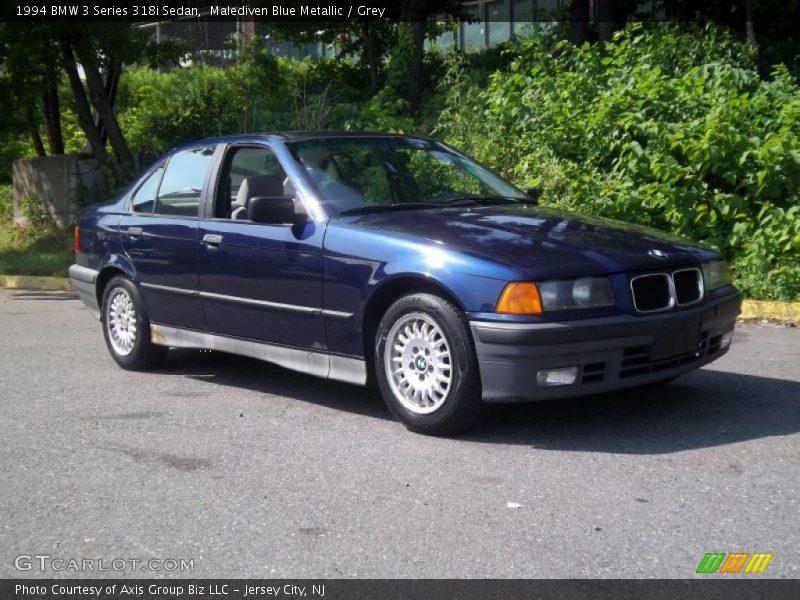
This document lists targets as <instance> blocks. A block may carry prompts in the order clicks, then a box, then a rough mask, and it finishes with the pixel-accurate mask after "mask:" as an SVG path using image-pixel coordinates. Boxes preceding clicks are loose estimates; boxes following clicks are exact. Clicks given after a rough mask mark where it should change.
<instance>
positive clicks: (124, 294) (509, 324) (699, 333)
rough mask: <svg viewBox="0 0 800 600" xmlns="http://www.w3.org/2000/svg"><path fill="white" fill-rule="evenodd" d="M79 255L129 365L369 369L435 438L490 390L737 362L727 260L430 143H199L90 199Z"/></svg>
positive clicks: (376, 138) (622, 381)
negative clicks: (247, 359)
mask: <svg viewBox="0 0 800 600" xmlns="http://www.w3.org/2000/svg"><path fill="white" fill-rule="evenodd" d="M75 250H76V264H75V265H73V266H72V267H71V268H70V277H71V279H72V283H73V285H74V286H75V289H76V290H77V291H78V293H79V294H80V296H81V298H82V299H83V301H84V303H85V304H86V305H87V306H88V307H89V309H90V310H91V311H92V312H93V313H94V314H95V315H97V316H98V317H99V318H100V320H101V322H102V328H103V333H104V335H105V339H106V343H107V345H108V349H109V351H110V352H111V355H112V356H113V358H114V360H116V362H117V363H119V365H120V366H122V367H123V368H127V369H145V368H147V367H151V366H153V365H155V364H156V363H158V361H160V360H161V359H162V358H163V357H164V355H165V354H166V352H167V349H168V348H169V347H183V348H186V347H188V348H207V349H214V350H220V351H224V352H230V353H235V354H241V355H246V356H251V357H256V358H260V359H263V360H267V361H271V362H273V363H277V364H279V365H282V366H284V367H288V368H290V369H296V370H298V371H303V372H305V373H311V374H314V375H318V376H321V377H330V378H332V379H338V380H342V381H347V382H350V383H355V384H362V385H363V384H367V383H368V382H370V381H375V382H376V383H377V385H378V387H379V388H380V391H381V394H382V395H383V397H384V399H385V401H386V403H387V405H388V406H389V408H390V409H391V411H392V413H393V414H394V415H395V416H396V417H397V418H398V419H399V420H400V421H402V422H403V423H404V424H405V425H406V426H407V427H408V428H409V429H411V430H413V431H418V432H423V433H430V434H446V433H451V432H454V431H457V430H459V429H462V428H464V427H466V426H468V425H470V424H472V423H473V422H474V421H475V420H476V419H477V418H478V417H479V416H480V414H481V412H482V410H483V408H484V407H485V406H486V404H485V403H489V402H515V401H525V400H539V399H553V398H566V397H571V396H580V395H585V394H593V393H597V392H607V391H610V390H617V389H622V388H627V387H633V386H637V385H643V384H648V383H655V382H659V381H666V380H669V379H672V378H674V377H676V376H678V375H681V374H682V373H686V372H687V371H691V370H693V369H696V368H698V367H700V366H702V365H704V364H706V363H709V362H711V361H712V360H715V359H717V358H719V357H720V356H722V355H723V354H724V353H725V352H726V351H727V350H728V347H729V345H730V342H731V337H732V334H733V327H734V323H735V320H736V316H737V315H738V313H739V293H738V292H737V291H736V289H735V288H734V287H732V286H731V284H730V276H729V273H728V268H727V265H726V264H725V262H724V261H723V260H722V259H721V258H720V256H719V255H718V254H717V253H715V252H713V251H710V250H707V249H704V248H700V247H697V246H694V245H691V244H688V243H686V242H684V241H681V240H678V239H674V238H670V237H668V236H666V235H664V234H661V233H657V232H654V231H650V230H647V229H642V228H638V227H633V226H630V225H625V224H622V223H616V222H613V221H606V220H598V219H593V218H587V217H580V216H577V215H575V214H571V213H567V212H562V211H557V210H550V209H545V208H541V207H538V206H536V201H535V199H534V198H533V197H532V196H531V195H529V194H526V193H523V192H521V191H520V190H518V189H517V188H515V187H514V186H513V185H511V184H509V183H508V182H506V181H504V180H503V179H501V178H500V177H498V176H497V175H495V174H493V173H492V172H491V171H489V170H487V169H486V168H485V167H483V166H481V165H479V164H477V163H476V162H474V161H473V160H471V159H469V158H468V157H466V156H464V155H463V154H461V153H459V152H458V151H456V150H454V149H453V148H451V147H449V146H447V145H445V144H442V143H441V142H438V141H435V140H430V139H424V138H419V137H407V136H390V135H379V134H339V133H327V134H323V133H286V134H263V135H247V136H234V137H226V138H218V139H211V140H203V141H199V142H194V143H191V144H187V145H185V146H182V147H179V148H177V149H175V150H173V151H171V152H169V153H168V154H166V155H165V156H164V157H162V158H161V159H159V160H158V161H156V162H155V164H153V165H152V166H151V167H150V168H149V169H148V170H147V171H146V172H145V173H144V174H143V175H142V176H141V177H140V178H139V179H137V180H136V182H135V183H134V184H133V185H131V186H130V187H129V188H128V189H127V190H126V191H125V192H123V193H122V194H121V195H120V196H119V197H118V198H117V199H116V200H113V201H111V202H108V203H106V204H102V205H97V206H92V207H89V208H87V209H84V210H83V211H82V212H81V213H80V215H79V219H78V226H77V227H76V230H75Z"/></svg>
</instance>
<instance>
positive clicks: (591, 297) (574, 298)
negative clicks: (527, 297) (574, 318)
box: [538, 277, 614, 311]
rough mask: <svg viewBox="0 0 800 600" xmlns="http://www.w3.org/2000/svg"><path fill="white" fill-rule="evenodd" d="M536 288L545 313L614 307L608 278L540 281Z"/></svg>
mask: <svg viewBox="0 0 800 600" xmlns="http://www.w3.org/2000/svg"><path fill="white" fill-rule="evenodd" d="M538 286H539V295H540V296H541V298H542V310H545V311H550V310H574V309H579V308H600V307H603V306H614V290H613V289H612V288H611V282H610V281H609V279H608V277H581V278H580V279H569V280H563V281H542V282H541V283H539V284H538Z"/></svg>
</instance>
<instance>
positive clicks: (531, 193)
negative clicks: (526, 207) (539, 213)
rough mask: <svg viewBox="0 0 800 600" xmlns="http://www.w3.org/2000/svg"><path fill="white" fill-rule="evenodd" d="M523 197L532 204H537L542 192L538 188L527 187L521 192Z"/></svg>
mask: <svg viewBox="0 0 800 600" xmlns="http://www.w3.org/2000/svg"><path fill="white" fill-rule="evenodd" d="M523 191H524V192H525V195H526V196H528V198H530V199H531V202H532V203H533V204H539V198H540V197H541V195H542V191H541V190H540V189H539V188H538V187H529V188H525V189H524V190H523Z"/></svg>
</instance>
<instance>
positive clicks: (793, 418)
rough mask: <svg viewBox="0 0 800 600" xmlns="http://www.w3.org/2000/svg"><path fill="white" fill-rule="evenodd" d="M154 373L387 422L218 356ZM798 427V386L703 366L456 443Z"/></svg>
mask: <svg viewBox="0 0 800 600" xmlns="http://www.w3.org/2000/svg"><path fill="white" fill-rule="evenodd" d="M158 372H161V373H167V374H182V375H184V376H186V377H189V378H192V379H195V380H198V381H202V382H205V383H210V384H214V385H224V386H229V387H232V388H238V389H248V390H253V391H256V392H259V393H263V394H272V395H276V396H285V397H288V398H293V399H296V400H299V401H302V402H309V403H313V404H317V405H319V406H324V407H326V408H330V409H333V410H340V411H346V412H351V413H354V414H359V415H362V416H365V417H370V418H376V419H385V420H392V419H393V417H392V415H391V414H390V413H389V411H388V409H387V408H386V406H385V405H384V403H383V400H382V399H381V397H380V394H379V393H378V391H377V390H374V389H369V388H362V387H359V386H354V385H349V384H346V383H340V382H336V381H328V380H323V379H320V378H318V377H313V376H310V375H304V374H302V373H297V372H294V371H290V370H288V369H284V368H281V367H278V366H275V365H272V364H269V363H265V362H262V361H259V360H255V359H250V358H244V357H240V356H234V355H230V354H225V353H222V352H202V351H197V350H172V351H170V354H169V356H168V358H167V360H166V362H165V363H164V365H163V366H162V367H161V368H160V369H158ZM399 426H400V425H399V424H398V427H399ZM798 431H800V382H795V381H789V380H783V379H771V378H767V377H758V376H754V375H743V374H739V373H728V372H724V371H714V370H710V369H701V370H699V371H695V372H693V373H690V374H687V375H684V376H683V377H681V378H679V379H678V380H676V381H674V382H672V383H670V384H663V385H652V386H647V387H641V388H635V389H631V390H624V391H620V392H614V393H608V394H601V395H594V396H587V397H584V398H575V399H569V400H558V401H548V402H532V403H521V404H497V405H493V406H492V407H491V410H490V411H489V413H488V416H487V418H486V420H485V421H484V422H482V423H480V424H478V425H477V427H475V428H473V429H471V430H469V431H467V432H464V433H462V434H459V435H457V436H455V438H454V439H458V440H461V441H465V442H471V443H485V444H517V445H525V446H530V447H532V448H537V449H540V450H558V451H575V452H606V453H613V454H668V453H671V452H680V451H683V450H692V449H698V448H706V447H713V446H722V445H727V444H733V443H738V442H742V441H746V440H750V439H759V438H764V437H772V436H782V435H791V434H793V433H797V432H798Z"/></svg>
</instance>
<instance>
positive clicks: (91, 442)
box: [0, 289, 800, 578]
mask: <svg viewBox="0 0 800 600" xmlns="http://www.w3.org/2000/svg"><path fill="white" fill-rule="evenodd" d="M0 429H1V430H2V435H0V474H2V485H0V515H2V519H0V577H52V576H55V577H84V576H86V577H91V576H97V575H100V576H118V577H130V576H147V577H176V576H181V577H187V576H194V577H217V576H226V577H270V578H271V577H414V578H422V577H501V578H504V577H581V578H583V577H644V578H649V577H694V576H695V569H696V568H697V565H698V564H699V562H700V560H701V559H702V558H703V556H704V554H705V553H706V552H734V551H741V552H770V553H773V555H774V556H773V559H772V561H771V563H770V564H769V566H768V568H767V569H766V571H765V573H764V575H763V576H765V577H766V576H770V577H799V576H800V568H799V566H798V565H800V519H798V515H800V332H798V330H797V329H792V328H787V327H780V326H773V325H769V326H755V325H741V326H739V327H738V329H737V332H736V336H735V338H734V345H733V347H732V349H731V351H730V353H729V354H728V355H727V356H725V357H724V358H722V359H721V360H719V361H718V362H716V363H713V364H712V365H710V366H708V367H706V368H704V369H702V370H700V371H696V372H694V373H691V374H689V375H686V376H684V377H681V378H680V379H678V380H676V381H675V382H674V383H672V384H669V385H665V386H660V387H647V388H642V389H637V390H631V391H627V392H624V393H615V394H609V395H605V396H596V397H591V398H585V399H580V400H571V401H559V402H554V403H539V404H526V405H515V406H498V407H494V408H493V410H492V411H491V413H490V416H489V417H488V418H487V420H486V422H485V423H483V424H482V426H480V427H479V428H477V429H476V430H473V431H470V432H468V433H465V434H462V435H460V436H457V437H455V438H448V439H442V438H432V437H424V436H420V435H415V434H412V433H410V432H408V431H406V430H405V429H404V428H403V427H402V426H401V425H400V424H398V423H397V422H395V421H394V420H392V418H391V415H390V414H389V412H388V410H387V409H386V408H385V406H384V405H383V402H382V400H381V399H380V398H379V397H378V395H377V393H375V392H372V391H370V390H366V389H362V388H358V387H353V386H350V385H346V384H340V383H334V382H329V381H325V380H322V379H317V378H313V377H310V376H306V375H303V374H299V373H294V372H291V371H287V370H284V369H281V368H279V367H275V366H271V365H268V364H265V363H261V362H258V361H255V360H250V359H246V358H240V357H236V356H230V355H225V354H220V353H215V352H200V351H173V352H171V353H170V356H169V358H168V359H167V362H166V363H165V364H164V366H163V367H161V368H159V369H158V370H157V371H156V372H152V373H131V372H126V371H123V370H121V369H119V368H118V367H117V366H116V364H115V363H114V362H113V360H112V359H111V357H110V356H109V355H108V352H107V351H106V348H105V345H104V342H103V338H102V334H101V331H100V325H99V323H98V322H97V321H94V320H93V319H92V318H91V316H90V315H89V313H88V312H87V311H86V310H85V309H84V308H83V307H82V305H81V304H80V302H79V301H78V300H77V299H76V298H75V296H73V295H71V294H61V293H53V292H42V291H25V290H6V289H0ZM20 555H23V556H25V555H48V556H50V557H51V559H55V558H62V559H72V558H75V559H84V558H90V559H103V560H105V561H109V562H106V563H105V564H106V566H108V564H110V561H112V560H114V559H123V560H126V561H129V560H131V559H143V560H149V559H153V558H154V559H158V560H160V561H165V560H169V559H176V560H179V559H189V560H192V561H193V570H192V571H189V572H179V571H172V570H169V571H168V570H165V568H164V566H163V565H162V566H161V568H160V569H157V570H142V568H141V567H140V566H137V567H136V568H135V569H131V568H129V567H128V566H126V570H123V571H121V572H118V571H113V570H110V571H104V572H97V571H94V572H75V571H66V570H61V571H54V570H53V569H52V568H48V569H47V570H45V571H40V570H38V565H37V564H36V563H34V564H33V566H32V568H31V569H30V570H27V571H19V570H18V569H17V568H16V567H15V559H16V557H18V556H20ZM22 564H23V565H24V564H25V563H24V561H23V563H22ZM95 564H96V565H98V564H99V563H95ZM118 564H119V563H118ZM128 564H130V563H128ZM168 564H169V565H172V563H168Z"/></svg>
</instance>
